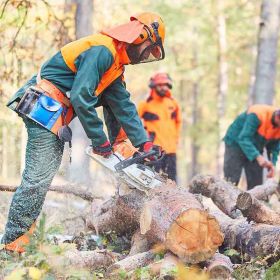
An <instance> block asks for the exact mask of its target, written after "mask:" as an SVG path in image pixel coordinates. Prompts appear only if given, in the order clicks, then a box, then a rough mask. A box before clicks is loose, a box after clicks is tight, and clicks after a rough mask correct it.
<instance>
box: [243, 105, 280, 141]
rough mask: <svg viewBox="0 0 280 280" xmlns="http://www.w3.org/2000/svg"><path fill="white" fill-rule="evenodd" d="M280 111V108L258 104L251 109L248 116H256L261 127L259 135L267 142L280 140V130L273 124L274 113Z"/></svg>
mask: <svg viewBox="0 0 280 280" xmlns="http://www.w3.org/2000/svg"><path fill="white" fill-rule="evenodd" d="M276 110H279V108H277V107H275V106H271V105H263V104H256V105H252V106H251V107H249V109H248V111H247V114H252V113H253V114H256V115H257V117H258V119H259V121H260V126H259V128H258V133H259V134H260V135H261V136H262V137H264V138H265V139H266V140H274V139H275V140H276V139H277V140H279V139H280V128H279V127H274V126H273V123H272V117H273V113H274V112H275V111H276Z"/></svg>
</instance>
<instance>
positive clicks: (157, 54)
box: [131, 22, 165, 64]
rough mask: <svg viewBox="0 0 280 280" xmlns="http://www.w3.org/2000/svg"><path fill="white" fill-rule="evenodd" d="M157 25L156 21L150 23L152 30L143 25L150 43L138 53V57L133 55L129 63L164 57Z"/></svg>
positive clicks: (150, 60)
mask: <svg viewBox="0 0 280 280" xmlns="http://www.w3.org/2000/svg"><path fill="white" fill-rule="evenodd" d="M158 26H159V24H158V23H157V22H154V23H152V24H151V28H152V31H151V30H150V28H148V27H147V26H145V27H144V28H145V29H146V31H147V32H148V35H149V37H148V39H147V40H148V41H149V42H150V44H149V45H148V46H147V47H146V48H145V49H143V50H142V51H141V53H140V54H138V57H136V56H135V55H134V59H131V64H138V63H147V62H152V61H158V60H162V59H164V57H165V52H164V48H163V44H162V40H161V38H160V36H159V33H158ZM147 40H146V41H147ZM146 41H145V42H146ZM145 42H144V43H145ZM140 46H141V45H140Z"/></svg>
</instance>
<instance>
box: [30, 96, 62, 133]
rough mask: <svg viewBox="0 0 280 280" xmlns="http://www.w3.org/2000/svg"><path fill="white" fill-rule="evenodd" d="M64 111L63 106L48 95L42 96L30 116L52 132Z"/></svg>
mask: <svg viewBox="0 0 280 280" xmlns="http://www.w3.org/2000/svg"><path fill="white" fill-rule="evenodd" d="M62 111H63V108H62V105H61V104H60V103H59V102H58V101H56V100H54V99H52V98H51V97H49V96H47V95H41V96H40V97H39V98H38V101H37V102H36V103H35V105H34V107H33V109H32V111H31V112H30V113H29V115H28V116H29V117H30V118H31V119H32V120H34V121H35V122H38V123H40V124H41V125H43V126H44V127H46V128H47V129H49V130H51V128H52V127H53V125H54V123H55V122H56V120H57V119H58V118H59V116H60V115H61V113H62Z"/></svg>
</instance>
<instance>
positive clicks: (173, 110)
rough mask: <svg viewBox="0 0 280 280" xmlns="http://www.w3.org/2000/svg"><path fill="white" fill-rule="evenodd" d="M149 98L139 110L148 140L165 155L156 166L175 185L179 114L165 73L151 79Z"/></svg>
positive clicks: (170, 83) (179, 124)
mask: <svg viewBox="0 0 280 280" xmlns="http://www.w3.org/2000/svg"><path fill="white" fill-rule="evenodd" d="M149 87H150V89H151V90H150V93H149V97H148V98H147V99H146V100H145V101H143V102H141V103H140V104H139V107H138V113H139V116H140V117H141V118H142V120H143V123H144V127H145V129H146V131H147V133H148V136H149V138H150V140H151V141H153V143H154V144H155V145H159V146H161V147H162V149H163V150H164V151H165V152H166V156H165V157H164V159H163V160H162V161H160V162H159V163H158V165H157V166H156V170H157V171H160V170H162V171H163V172H164V173H166V174H167V175H168V177H169V178H170V179H172V180H174V181H176V175H177V172H176V151H177V144H178V140H179V136H180V129H181V123H182V120H181V110H180V107H179V105H178V102H177V101H176V100H175V99H174V98H173V97H172V93H171V89H172V80H171V78H170V76H169V75H168V74H167V73H157V74H155V75H154V76H153V77H151V79H150V83H149Z"/></svg>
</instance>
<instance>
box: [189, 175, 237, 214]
mask: <svg viewBox="0 0 280 280" xmlns="http://www.w3.org/2000/svg"><path fill="white" fill-rule="evenodd" d="M189 190H190V192H191V193H197V194H202V195H204V196H206V197H209V198H211V199H212V200H213V201H214V203H215V204H216V205H217V206H218V207H219V208H220V209H221V210H222V211H223V212H224V213H225V214H227V215H228V216H230V217H232V218H236V217H238V216H239V215H240V214H239V213H238V212H237V211H236V200H237V197H238V195H239V194H240V193H241V191H240V190H239V189H238V188H237V187H235V186H233V185H232V184H230V183H228V182H226V181H224V180H222V179H220V178H218V177H215V176H211V175H197V176H195V177H194V178H193V179H192V180H191V182H190V184H189Z"/></svg>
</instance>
